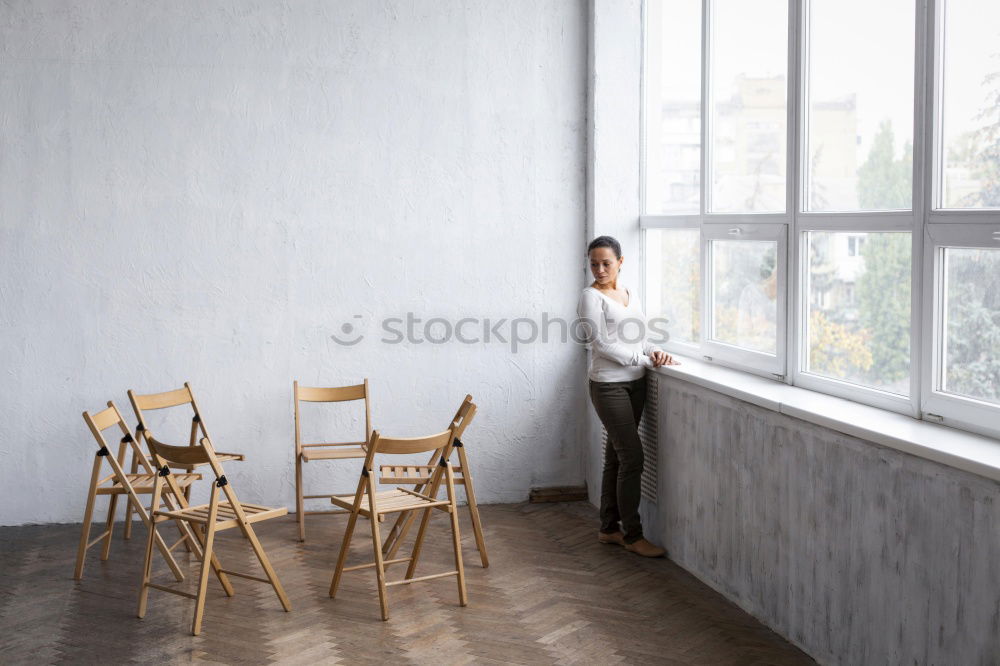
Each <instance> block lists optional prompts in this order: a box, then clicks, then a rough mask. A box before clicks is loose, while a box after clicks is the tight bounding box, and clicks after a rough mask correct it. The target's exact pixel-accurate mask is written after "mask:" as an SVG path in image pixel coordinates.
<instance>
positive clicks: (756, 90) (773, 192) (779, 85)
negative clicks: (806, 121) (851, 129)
mask: <svg viewBox="0 0 1000 666" xmlns="http://www.w3.org/2000/svg"><path fill="white" fill-rule="evenodd" d="M713 7H714V10H713V14H712V26H713V28H712V47H711V50H712V54H711V62H712V71H711V81H712V82H711V88H712V109H711V112H712V139H711V144H712V153H711V156H712V157H711V162H712V163H711V174H712V182H711V187H712V191H711V208H712V210H713V211H715V212H738V213H744V212H750V213H764V212H784V210H785V151H786V145H785V144H786V136H787V134H786V125H787V116H786V97H787V82H786V78H787V77H786V74H787V69H788V19H787V12H788V3H787V0H754V2H747V1H746V0H716V2H715V3H713Z"/></svg>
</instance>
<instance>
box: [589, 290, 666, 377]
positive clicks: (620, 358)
mask: <svg viewBox="0 0 1000 666" xmlns="http://www.w3.org/2000/svg"><path fill="white" fill-rule="evenodd" d="M576 313H577V315H579V317H580V323H581V329H582V330H583V339H584V342H586V343H588V344H589V345H590V348H591V350H592V351H593V352H594V354H596V355H598V356H603V357H605V358H609V359H611V360H612V361H614V362H615V363H619V364H621V365H628V366H639V367H646V368H648V367H652V365H653V364H652V362H651V361H650V359H649V357H648V356H646V355H645V354H644V353H643V352H638V351H632V350H631V349H629V348H628V347H626V346H625V345H623V344H621V343H618V342H611V341H610V340H608V334H607V325H606V323H605V318H604V308H603V304H602V302H601V296H600V294H597V293H594V292H591V291H584V292H583V294H581V295H580V305H579V306H578V307H577V311H576Z"/></svg>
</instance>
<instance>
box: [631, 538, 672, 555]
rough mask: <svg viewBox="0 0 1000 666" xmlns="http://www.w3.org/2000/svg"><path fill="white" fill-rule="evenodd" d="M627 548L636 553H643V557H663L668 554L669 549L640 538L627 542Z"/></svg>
mask: <svg viewBox="0 0 1000 666" xmlns="http://www.w3.org/2000/svg"><path fill="white" fill-rule="evenodd" d="M625 550H628V551H631V552H633V553H635V554H636V555H642V556H643V557H663V556H664V555H666V554H667V551H665V550H663V549H662V548H660V547H659V546H654V545H653V544H651V543H649V542H648V541H646V540H645V539H639V540H638V541H635V542H633V543H626V544H625Z"/></svg>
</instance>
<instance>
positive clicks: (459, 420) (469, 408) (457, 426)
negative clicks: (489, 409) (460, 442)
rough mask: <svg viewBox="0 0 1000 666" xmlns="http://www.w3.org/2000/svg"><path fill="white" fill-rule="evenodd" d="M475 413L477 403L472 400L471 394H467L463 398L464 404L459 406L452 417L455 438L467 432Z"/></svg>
mask: <svg viewBox="0 0 1000 666" xmlns="http://www.w3.org/2000/svg"><path fill="white" fill-rule="evenodd" d="M475 415H476V403H474V402H472V396H471V395H468V394H466V396H465V399H464V400H462V404H461V405H459V407H458V411H457V412H455V416H454V417H453V418H452V419H451V427H452V428H453V429H454V430H455V439H459V438H461V437H462V433H464V432H465V429H466V427H468V425H469V423H471V422H472V419H473V417H475Z"/></svg>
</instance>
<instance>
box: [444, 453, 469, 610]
mask: <svg viewBox="0 0 1000 666" xmlns="http://www.w3.org/2000/svg"><path fill="white" fill-rule="evenodd" d="M447 477H448V501H449V502H451V505H450V506H449V507H448V508H449V511H448V513H449V514H451V543H452V548H453V549H454V550H455V569H456V570H457V571H458V605H459V606H465V605H466V604H468V603H469V600H468V596H467V595H466V590H465V567H464V566H463V564H462V536H461V534H460V533H459V531H458V502H456V501H455V483H454V479H453V477H452V473H451V468H450V467H449V468H448V472H447Z"/></svg>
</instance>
